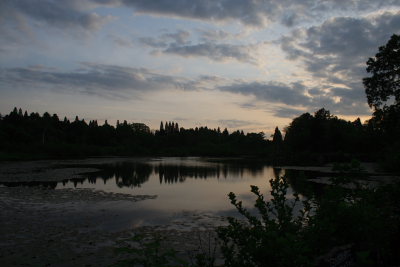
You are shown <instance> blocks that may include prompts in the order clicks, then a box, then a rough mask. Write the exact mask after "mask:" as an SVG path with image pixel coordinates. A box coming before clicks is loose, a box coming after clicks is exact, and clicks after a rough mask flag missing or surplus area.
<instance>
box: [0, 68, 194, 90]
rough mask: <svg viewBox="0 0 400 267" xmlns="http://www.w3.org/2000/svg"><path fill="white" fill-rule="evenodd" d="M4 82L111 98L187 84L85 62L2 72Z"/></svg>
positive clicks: (164, 77)
mask: <svg viewBox="0 0 400 267" xmlns="http://www.w3.org/2000/svg"><path fill="white" fill-rule="evenodd" d="M0 80H1V81H2V83H3V84H8V87H9V85H11V87H13V88H26V89H29V88H32V89H35V90H42V89H52V90H62V91H69V92H78V93H85V94H95V95H100V96H103V97H111V98H124V97H126V96H128V95H131V94H133V93H135V92H136V93H137V92H148V91H154V90H164V89H168V88H171V87H173V88H181V87H183V86H184V83H185V82H186V81H185V80H183V79H180V78H178V77H173V76H166V75H161V74H157V73H154V72H151V71H149V70H147V69H143V68H127V67H119V66H112V65H101V64H92V63H82V68H80V69H78V70H74V71H71V72H60V71H56V70H49V69H46V68H42V67H40V68H38V67H29V68H11V69H0ZM6 86H7V85H6Z"/></svg>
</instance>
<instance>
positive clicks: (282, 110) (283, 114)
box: [272, 107, 305, 118]
mask: <svg viewBox="0 0 400 267" xmlns="http://www.w3.org/2000/svg"><path fill="white" fill-rule="evenodd" d="M272 111H273V113H274V116H276V117H279V118H294V117H297V116H299V115H301V114H303V113H305V111H304V110H302V109H294V108H287V107H276V108H274V109H273V110H272Z"/></svg>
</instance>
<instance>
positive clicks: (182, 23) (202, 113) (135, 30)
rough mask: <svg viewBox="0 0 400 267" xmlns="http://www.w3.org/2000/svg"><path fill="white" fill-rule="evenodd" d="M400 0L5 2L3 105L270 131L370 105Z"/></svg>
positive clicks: (349, 115) (361, 113) (396, 28)
mask: <svg viewBox="0 0 400 267" xmlns="http://www.w3.org/2000/svg"><path fill="white" fill-rule="evenodd" d="M394 33H396V34H399V33H400V0H302V1H299V0H65V1H64V0H1V1H0V35H1V38H0V113H2V114H5V113H9V112H10V111H11V110H12V108H13V107H14V106H17V107H21V108H22V109H24V110H25V109H27V110H28V111H29V112H32V111H35V112H40V113H43V112H44V111H49V112H50V113H57V114H59V115H60V116H62V117H63V116H67V117H69V118H74V117H75V115H79V116H80V117H82V118H85V119H86V120H90V119H98V120H99V121H104V120H105V119H107V120H108V121H109V122H113V123H115V121H116V120H117V119H119V120H128V121H129V122H144V123H146V124H147V125H149V126H150V127H151V128H153V129H156V128H158V126H159V124H160V121H161V120H163V121H166V120H168V121H172V120H173V121H176V122H178V123H179V124H180V126H183V127H185V128H189V127H196V126H199V125H207V126H209V127H217V126H220V127H221V128H224V127H228V129H230V130H235V129H242V130H244V131H245V132H259V131H264V132H265V133H267V135H269V134H270V133H271V132H272V131H273V129H274V128H275V126H279V127H280V128H283V127H284V126H286V125H287V124H288V123H289V122H290V121H291V119H292V118H294V117H295V116H298V115H300V114H302V113H304V112H310V113H312V112H315V111H316V110H317V109H319V108H321V107H324V108H326V109H329V110H330V111H331V113H333V114H335V115H337V116H339V117H342V118H345V119H349V120H353V119H355V118H357V117H361V118H362V119H366V118H368V116H370V115H371V111H370V109H369V108H368V106H367V104H366V97H365V94H364V88H363V85H362V82H361V79H362V78H363V77H365V76H366V75H367V74H366V72H365V62H366V61H367V59H368V57H371V56H373V55H375V53H376V52H377V48H378V47H379V46H381V45H383V44H385V43H386V42H387V41H388V39H389V38H390V36H391V35H392V34H394Z"/></svg>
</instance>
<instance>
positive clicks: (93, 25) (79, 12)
mask: <svg viewBox="0 0 400 267" xmlns="http://www.w3.org/2000/svg"><path fill="white" fill-rule="evenodd" d="M83 3H84V1H77V0H69V1H52V0H2V1H1V2H0V15H1V17H2V18H3V19H4V20H8V21H10V20H13V21H14V22H15V23H20V22H21V19H31V20H33V21H36V22H40V23H45V24H46V25H48V26H52V27H59V28H62V29H65V28H70V27H80V28H82V29H88V30H96V29H98V28H99V27H101V26H102V25H103V24H104V23H105V22H107V21H109V19H110V17H106V16H100V15H98V14H96V13H89V12H87V11H86V9H85V5H84V4H83Z"/></svg>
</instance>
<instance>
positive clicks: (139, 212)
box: [7, 157, 293, 229]
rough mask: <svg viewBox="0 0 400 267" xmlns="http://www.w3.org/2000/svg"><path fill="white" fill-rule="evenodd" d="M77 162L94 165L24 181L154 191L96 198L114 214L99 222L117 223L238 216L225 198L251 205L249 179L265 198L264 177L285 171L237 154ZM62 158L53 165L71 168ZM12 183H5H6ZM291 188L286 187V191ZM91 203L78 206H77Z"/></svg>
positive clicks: (122, 225)
mask: <svg viewBox="0 0 400 267" xmlns="http://www.w3.org/2000/svg"><path fill="white" fill-rule="evenodd" d="M77 166H79V167H82V166H85V167H89V168H96V169H99V171H96V172H89V173H85V174H83V175H82V176H81V178H77V179H67V180H63V181H61V182H31V183H25V184H24V185H31V186H38V185H40V186H46V187H47V188H49V189H54V190H59V189H67V188H68V189H80V188H83V189H94V190H96V191H100V190H101V191H104V192H111V193H123V194H130V195H155V196H157V197H156V198H154V199H147V200H144V201H138V202H135V203H131V202H127V201H118V202H117V203H116V202H115V201H114V202H113V203H103V202H102V203H97V204H98V205H97V206H96V209H99V208H100V209H108V210H112V211H114V212H115V213H116V214H118V216H119V218H116V219H115V220H108V223H107V225H103V226H102V227H103V228H110V229H121V228H132V227H139V226H154V225H170V226H171V225H179V228H180V229H182V227H184V226H185V225H186V226H188V227H189V228H190V227H193V226H199V222H203V223H205V224H207V225H210V224H217V225H218V224H221V220H220V218H221V216H223V217H225V216H239V214H238V213H237V211H236V210H235V208H234V207H233V206H232V205H231V203H230V201H229V199H228V196H227V195H228V193H230V192H234V193H235V194H236V196H237V198H238V199H239V200H241V201H242V202H243V205H244V206H245V207H248V208H249V209H252V207H253V206H254V200H255V197H254V195H253V194H252V193H251V192H250V185H256V186H258V187H259V188H260V191H261V192H262V193H263V194H264V195H265V198H266V199H267V200H268V199H269V198H270V195H269V194H270V190H271V188H270V184H269V180H270V179H272V178H274V177H277V176H281V175H284V174H285V170H283V169H279V168H273V167H271V166H269V165H267V164H265V163H263V162H260V161H254V160H240V159H221V158H219V159H213V158H199V157H185V158H171V157H168V158H125V159H118V160H112V161H110V162H107V161H106V162H102V161H101V160H100V161H99V162H98V163H97V162H96V160H94V161H93V160H92V161H91V163H90V164H84V165H82V164H78V165H77ZM73 167H74V166H71V164H63V163H62V162H61V163H60V164H59V165H58V166H57V168H73ZM15 185H16V184H13V183H8V184H7V186H15ZM292 194H293V191H292V188H289V191H288V196H289V197H290V196H291V195H292ZM85 208H90V207H88V206H86V207H84V206H82V209H85Z"/></svg>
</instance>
